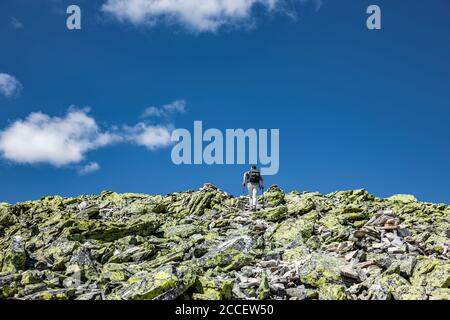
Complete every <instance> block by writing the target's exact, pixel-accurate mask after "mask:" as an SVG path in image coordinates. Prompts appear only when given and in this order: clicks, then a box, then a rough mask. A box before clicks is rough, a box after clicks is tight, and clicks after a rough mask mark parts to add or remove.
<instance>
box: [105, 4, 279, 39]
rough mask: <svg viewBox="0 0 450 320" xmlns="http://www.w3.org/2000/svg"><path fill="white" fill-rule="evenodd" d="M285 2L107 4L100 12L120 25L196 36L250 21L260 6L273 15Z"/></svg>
mask: <svg viewBox="0 0 450 320" xmlns="http://www.w3.org/2000/svg"><path fill="white" fill-rule="evenodd" d="M283 1H284V0H106V2H105V3H104V4H103V6H102V10H103V11H104V12H106V13H108V14H111V15H112V16H114V17H115V18H117V19H118V20H119V21H129V22H131V23H133V24H136V25H138V24H145V25H150V26H153V25H155V24H156V23H158V22H160V21H163V22H166V23H177V24H180V25H182V26H184V27H186V28H188V29H190V30H193V31H198V32H214V31H217V30H218V29H219V28H221V27H223V26H230V25H236V24H241V23H245V22H248V21H251V17H252V12H253V9H254V8H255V7H256V6H257V5H259V6H260V7H262V8H264V9H265V10H267V11H273V10H274V9H276V8H277V6H279V5H280V4H281V3H282V2H283Z"/></svg>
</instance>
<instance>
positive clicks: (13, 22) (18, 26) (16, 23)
mask: <svg viewBox="0 0 450 320" xmlns="http://www.w3.org/2000/svg"><path fill="white" fill-rule="evenodd" d="M11 25H12V26H13V28H14V29H22V28H23V23H22V22H21V21H19V20H17V19H16V18H14V17H12V18H11Z"/></svg>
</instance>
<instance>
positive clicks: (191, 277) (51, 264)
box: [0, 184, 450, 300]
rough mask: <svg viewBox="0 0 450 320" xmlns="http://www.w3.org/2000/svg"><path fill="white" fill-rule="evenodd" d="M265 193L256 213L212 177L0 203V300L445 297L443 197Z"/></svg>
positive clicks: (447, 218)
mask: <svg viewBox="0 0 450 320" xmlns="http://www.w3.org/2000/svg"><path fill="white" fill-rule="evenodd" d="M263 197H264V198H263V199H264V203H265V206H264V207H261V208H259V210H257V211H256V212H248V211H245V209H244V207H245V203H246V201H247V200H246V199H245V198H235V197H233V196H231V195H229V194H227V193H225V192H223V191H221V190H219V189H218V188H216V187H215V186H213V185H211V184H206V185H205V186H204V187H203V188H201V189H200V190H198V191H188V192H183V193H175V194H170V195H168V196H164V197H163V196H150V195H142V194H117V193H114V192H103V193H102V194H100V195H98V196H82V197H79V198H62V197H58V196H55V197H46V198H43V199H41V200H40V201H30V202H24V203H18V204H15V205H9V204H6V203H0V299H25V300H41V299H49V300H50V299H78V300H130V299H194V300H205V299H213V300H220V299H253V300H254V299H290V300H306V299H321V300H344V299H353V300H369V299H371V300H388V299H395V300H428V299H430V300H442V299H449V298H450V262H449V259H450V251H449V248H450V207H449V206H448V205H445V204H432V203H421V202H418V201H417V200H416V199H415V198H414V197H412V196H408V195H397V196H394V197H391V198H388V199H381V198H376V197H374V196H373V195H370V194H369V193H368V192H367V191H365V190H352V191H341V192H335V193H331V194H328V195H321V194H319V193H311V192H303V193H300V192H291V193H288V194H285V193H284V192H283V191H282V190H281V189H279V188H278V187H277V186H272V187H271V188H270V189H269V190H268V191H267V192H266V193H265V194H264V196H263ZM263 199H261V200H263Z"/></svg>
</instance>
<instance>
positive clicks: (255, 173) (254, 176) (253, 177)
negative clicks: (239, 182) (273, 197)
mask: <svg viewBox="0 0 450 320" xmlns="http://www.w3.org/2000/svg"><path fill="white" fill-rule="evenodd" d="M248 180H249V181H250V183H259V180H261V173H260V172H259V170H258V169H252V170H250V173H249V178H248Z"/></svg>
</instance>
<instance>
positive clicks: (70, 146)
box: [0, 109, 121, 167]
mask: <svg viewBox="0 0 450 320" xmlns="http://www.w3.org/2000/svg"><path fill="white" fill-rule="evenodd" d="M87 112H88V110H86V109H85V110H76V109H69V111H68V113H67V114H66V116H65V117H63V118H60V117H50V116H48V115H46V114H44V113H41V112H35V113H31V114H30V115H29V116H28V117H27V118H26V119H25V120H17V121H15V122H13V123H12V124H11V125H10V126H9V127H8V128H6V129H5V130H3V131H1V132H0V153H1V154H2V156H3V157H4V158H5V159H7V160H10V161H13V162H16V163H24V164H39V163H48V164H51V165H54V166H57V167H61V166H65V165H68V164H73V163H79V162H81V161H82V160H83V159H84V158H85V154H86V153H87V152H88V151H91V150H94V149H97V148H100V147H103V146H106V145H109V144H111V143H113V142H115V141H118V140H120V139H121V138H120V137H119V136H118V135H115V134H111V133H108V132H101V131H100V129H99V127H98V125H97V123H96V122H95V120H94V119H93V118H92V117H90V116H89V115H88V114H87Z"/></svg>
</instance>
